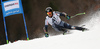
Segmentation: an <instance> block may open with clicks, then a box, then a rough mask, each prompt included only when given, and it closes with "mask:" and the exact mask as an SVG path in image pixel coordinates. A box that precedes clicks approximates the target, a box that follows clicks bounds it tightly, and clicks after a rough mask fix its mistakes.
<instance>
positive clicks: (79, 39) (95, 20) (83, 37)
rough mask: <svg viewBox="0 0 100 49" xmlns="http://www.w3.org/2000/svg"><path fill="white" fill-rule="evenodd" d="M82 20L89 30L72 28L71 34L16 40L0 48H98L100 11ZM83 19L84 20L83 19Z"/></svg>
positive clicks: (99, 42) (99, 40) (99, 41)
mask: <svg viewBox="0 0 100 49" xmlns="http://www.w3.org/2000/svg"><path fill="white" fill-rule="evenodd" d="M88 16H90V18H89V19H88V20H89V21H87V22H84V23H83V24H85V25H86V26H85V27H87V28H89V29H90V30H89V31H85V32H81V31H76V30H73V31H71V32H72V34H67V35H57V36H50V37H48V38H45V37H43V38H37V39H33V40H29V41H17V42H14V43H9V44H6V45H2V46H0V49H100V11H97V12H95V13H94V14H92V15H91V14H90V15H88ZM84 21H85V20H84Z"/></svg>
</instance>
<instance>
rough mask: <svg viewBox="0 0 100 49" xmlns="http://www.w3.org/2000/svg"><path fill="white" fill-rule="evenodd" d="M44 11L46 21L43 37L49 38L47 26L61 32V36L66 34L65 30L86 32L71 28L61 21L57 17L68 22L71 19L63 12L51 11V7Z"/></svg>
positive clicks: (74, 27) (82, 29) (79, 28)
mask: <svg viewBox="0 0 100 49" xmlns="http://www.w3.org/2000/svg"><path fill="white" fill-rule="evenodd" d="M45 11H46V14H47V16H46V19H45V27H44V32H45V37H48V36H49V34H48V24H50V25H51V26H52V28H54V29H55V30H56V31H63V32H64V33H63V35H64V34H66V33H67V30H66V29H72V30H81V31H84V30H86V28H82V27H77V26H72V25H69V24H68V23H65V22H64V21H62V20H61V19H60V17H59V16H64V17H66V18H67V19H68V20H69V19H70V18H71V16H68V15H67V14H66V13H64V12H58V11H53V9H52V8H51V7H47V8H46V9H45Z"/></svg>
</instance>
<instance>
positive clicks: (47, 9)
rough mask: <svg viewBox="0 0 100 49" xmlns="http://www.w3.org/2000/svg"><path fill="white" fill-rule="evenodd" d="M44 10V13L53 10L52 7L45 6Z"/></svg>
mask: <svg viewBox="0 0 100 49" xmlns="http://www.w3.org/2000/svg"><path fill="white" fill-rule="evenodd" d="M45 11H46V13H47V12H53V9H52V8H51V7H47V8H46V9H45Z"/></svg>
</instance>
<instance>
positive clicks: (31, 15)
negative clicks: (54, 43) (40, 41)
mask: <svg viewBox="0 0 100 49" xmlns="http://www.w3.org/2000/svg"><path fill="white" fill-rule="evenodd" d="M3 1H6V0H3ZM22 4H23V8H24V13H25V19H26V25H27V29H28V34H29V38H30V40H31V39H34V38H41V37H44V32H43V27H44V21H45V17H46V13H45V8H46V7H48V6H50V7H52V8H53V10H54V11H59V12H66V13H67V14H68V15H70V16H72V15H75V14H77V13H82V12H86V15H88V13H90V12H95V11H97V10H99V8H100V0H22ZM86 15H81V16H77V17H75V18H72V19H70V20H67V19H66V18H64V17H61V19H62V20H63V21H65V22H67V23H69V24H71V25H79V24H80V23H82V21H81V20H82V19H83V18H87V16H86ZM6 25H7V33H8V40H9V41H11V42H15V41H17V40H26V32H25V27H24V21H23V16H22V14H17V15H11V16H8V17H6ZM48 29H49V32H48V33H49V34H51V35H59V34H61V33H58V32H56V31H54V30H53V29H52V27H51V26H49V28H48ZM2 44H6V37H5V31H4V24H3V15H2V8H1V5H0V45H2Z"/></svg>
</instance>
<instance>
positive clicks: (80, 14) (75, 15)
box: [71, 12, 85, 18]
mask: <svg viewBox="0 0 100 49" xmlns="http://www.w3.org/2000/svg"><path fill="white" fill-rule="evenodd" d="M83 14H85V12H83V13H78V14H76V15H74V16H71V18H73V17H76V16H78V15H83Z"/></svg>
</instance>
